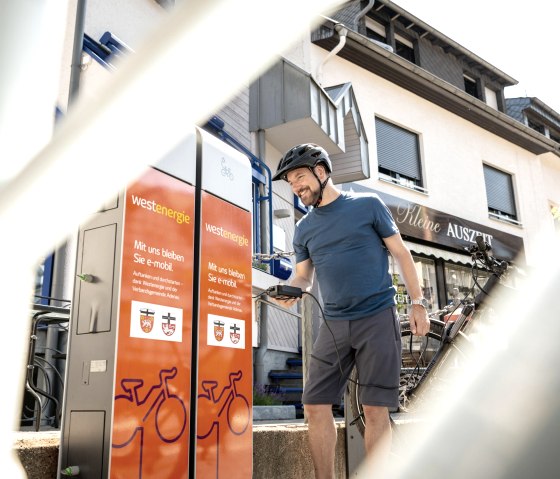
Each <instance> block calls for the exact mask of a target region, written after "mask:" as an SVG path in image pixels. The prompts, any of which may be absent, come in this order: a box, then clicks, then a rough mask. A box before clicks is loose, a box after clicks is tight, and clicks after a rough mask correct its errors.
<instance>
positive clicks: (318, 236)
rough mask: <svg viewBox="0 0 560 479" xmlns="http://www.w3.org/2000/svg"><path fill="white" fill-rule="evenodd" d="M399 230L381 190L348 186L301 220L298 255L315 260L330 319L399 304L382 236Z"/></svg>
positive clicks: (296, 242) (366, 313)
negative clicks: (357, 189)
mask: <svg viewBox="0 0 560 479" xmlns="http://www.w3.org/2000/svg"><path fill="white" fill-rule="evenodd" d="M398 232H399V230H398V228H397V225H396V224H395V222H394V220H393V217H392V215H391V212H390V211H389V209H388V208H387V206H386V205H385V204H384V203H383V202H382V201H381V199H380V198H379V196H377V195H376V194H355V193H352V194H349V193H345V192H342V193H341V195H340V196H339V197H338V198H337V199H336V200H334V201H333V202H332V203H329V204H327V205H325V206H322V207H320V208H314V209H313V210H311V211H310V212H309V213H308V214H307V215H305V216H304V217H303V218H302V219H301V220H300V221H299V222H298V223H297V224H296V231H295V235H294V250H295V252H296V261H297V262H298V263H299V262H301V261H305V260H306V259H309V258H310V259H311V262H312V263H313V265H314V266H315V271H316V273H317V279H318V281H319V287H320V289H321V294H322V296H323V301H324V304H323V306H324V308H323V309H324V312H325V317H326V319H360V318H364V317H367V316H371V315H373V314H375V313H377V312H379V311H382V310H383V309H385V308H388V307H390V306H392V305H394V304H395V289H394V287H393V284H392V281H391V275H390V274H389V261H388V257H387V250H386V249H385V246H384V243H383V240H382V238H387V237H389V236H393V235H394V234H396V233H398Z"/></svg>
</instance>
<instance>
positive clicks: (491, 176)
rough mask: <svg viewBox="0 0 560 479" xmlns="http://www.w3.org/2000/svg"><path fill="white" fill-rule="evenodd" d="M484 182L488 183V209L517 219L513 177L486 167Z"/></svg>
mask: <svg viewBox="0 0 560 479" xmlns="http://www.w3.org/2000/svg"><path fill="white" fill-rule="evenodd" d="M484 182H485V183H486V197H487V199H488V208H492V209H495V210H498V211H501V212H503V213H505V214H507V215H510V216H512V217H514V218H516V217H517V213H516V210H515V199H514V196H513V183H512V181H511V175H509V174H507V173H504V172H503V171H500V170H497V169H496V168H492V167H491V166H488V165H484Z"/></svg>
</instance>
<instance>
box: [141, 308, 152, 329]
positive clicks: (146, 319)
mask: <svg viewBox="0 0 560 479" xmlns="http://www.w3.org/2000/svg"><path fill="white" fill-rule="evenodd" d="M154 314H156V312H155V311H152V310H150V309H148V308H145V309H141V310H140V328H142V331H144V332H145V333H146V334H147V333H149V332H151V331H152V328H153V327H154Z"/></svg>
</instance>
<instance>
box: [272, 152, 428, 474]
mask: <svg viewBox="0 0 560 479" xmlns="http://www.w3.org/2000/svg"><path fill="white" fill-rule="evenodd" d="M331 172H332V164H331V160H330V158H329V156H328V154H327V152H326V151H325V150H324V149H323V148H321V147H320V146H317V145H315V144H311V143H308V144H302V145H298V146H295V147H293V148H292V149H290V150H289V151H288V152H287V153H286V154H285V155H284V157H283V158H282V159H281V161H280V164H279V166H278V170H277V172H276V175H275V176H274V178H273V180H278V179H283V180H285V181H287V182H288V183H289V184H290V186H291V187H292V190H293V192H294V193H295V194H296V195H297V196H298V197H299V198H300V200H301V201H302V202H303V203H304V204H305V205H306V206H313V207H314V208H313V209H312V210H311V211H310V212H309V213H308V214H307V215H306V216H305V217H304V218H302V219H301V220H300V221H299V222H298V223H297V225H296V231H295V234H294V250H295V252H296V270H295V276H294V277H293V279H292V280H291V281H290V284H291V285H292V286H297V287H299V288H301V289H302V290H303V291H309V290H310V289H311V287H312V282H313V275H314V272H315V271H316V273H317V278H318V281H319V286H320V289H321V294H322V298H323V310H324V316H325V317H324V319H325V321H323V322H322V324H321V327H320V329H319V334H318V337H317V339H316V341H315V343H314V344H313V352H312V354H311V360H310V364H309V377H308V379H307V382H306V385H305V390H304V393H303V404H304V408H305V414H306V417H307V420H308V425H309V444H310V449H311V456H312V458H313V465H314V468H315V477H316V478H317V479H327V478H328V479H333V478H334V477H335V476H334V457H335V447H336V429H335V425H334V420H333V415H332V405H333V404H338V403H340V399H341V397H342V395H343V393H344V388H345V387H346V383H347V379H348V376H349V374H350V371H351V369H352V367H353V365H354V364H356V366H357V368H358V374H359V377H360V383H361V384H362V387H361V391H362V398H361V402H362V405H363V409H364V414H365V423H366V429H365V446H366V451H367V453H368V455H369V454H371V453H372V452H374V451H375V454H376V455H379V456H381V457H387V455H388V453H389V450H390V446H391V428H390V422H389V411H388V408H390V407H397V406H398V385H399V375H400V362H401V340H400V326H399V322H398V318H397V315H396V311H395V298H394V296H395V290H394V288H393V285H392V281H391V275H390V274H389V265H388V258H387V252H386V250H389V252H390V253H391V255H392V256H393V258H394V259H395V260H396V261H397V263H398V264H399V266H400V270H401V272H402V275H403V278H404V281H405V285H406V287H407V291H408V294H409V295H410V297H411V298H413V301H412V304H413V305H412V310H411V314H410V326H411V329H412V332H413V334H417V335H425V334H426V333H427V332H428V330H429V327H430V323H429V320H428V316H427V311H426V301H425V299H424V298H423V297H422V289H421V287H420V284H419V281H418V276H417V274H416V268H415V266H414V262H413V260H412V256H411V255H410V251H409V250H408V249H407V247H406V246H405V245H404V243H403V241H402V238H401V236H400V234H399V230H398V228H397V226H396V225H395V223H394V221H393V218H392V216H391V213H390V211H389V210H388V208H387V207H386V206H385V204H384V203H383V202H382V201H381V199H380V198H379V197H378V196H377V195H375V194H367V195H364V194H360V195H354V194H348V193H344V192H341V191H340V190H339V189H338V188H336V187H335V186H334V184H333V182H332V179H331V178H330V174H331ZM294 301H295V299H291V300H285V301H278V302H279V303H281V304H282V305H283V306H285V307H289V306H291V305H292V304H293V303H294Z"/></svg>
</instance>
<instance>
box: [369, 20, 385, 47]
mask: <svg viewBox="0 0 560 479" xmlns="http://www.w3.org/2000/svg"><path fill="white" fill-rule="evenodd" d="M366 36H367V37H368V38H371V39H372V40H377V41H378V42H382V43H387V30H386V29H385V26H384V25H382V24H381V23H379V22H376V21H375V20H373V19H372V18H369V17H366Z"/></svg>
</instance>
